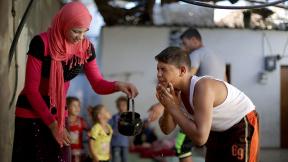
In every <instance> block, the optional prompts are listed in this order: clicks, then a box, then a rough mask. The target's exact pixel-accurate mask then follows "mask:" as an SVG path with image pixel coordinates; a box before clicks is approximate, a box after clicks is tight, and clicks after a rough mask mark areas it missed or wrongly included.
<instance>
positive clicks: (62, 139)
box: [49, 121, 71, 147]
mask: <svg viewBox="0 0 288 162" xmlns="http://www.w3.org/2000/svg"><path fill="white" fill-rule="evenodd" d="M49 128H50V130H51V132H52V135H53V137H54V138H55V140H56V141H57V143H58V144H59V145H60V147H63V145H65V146H69V145H70V143H71V138H70V135H69V132H68V131H67V129H66V128H64V132H63V134H62V135H60V134H59V128H58V123H57V121H54V122H53V123H51V124H50V125H49Z"/></svg>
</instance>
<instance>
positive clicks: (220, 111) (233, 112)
mask: <svg viewBox="0 0 288 162" xmlns="http://www.w3.org/2000/svg"><path fill="white" fill-rule="evenodd" d="M204 77H209V78H211V79H215V78H213V77H210V76H203V77H197V76H195V75H194V76H193V77H192V79H191V83H190V96H189V99H190V100H189V103H190V106H191V107H192V109H194V106H193V94H194V87H195V85H196V83H197V82H198V81H199V80H200V79H202V78H204ZM215 80H218V79H215ZM218 81H221V82H223V83H224V84H225V85H226V88H227V90H228V95H227V97H226V99H225V100H224V102H223V103H221V104H220V105H218V106H216V107H213V110H212V111H213V112H212V126H211V130H212V131H225V130H227V129H229V128H231V127H232V126H233V125H235V124H237V123H238V122H240V120H241V119H242V118H243V117H244V116H245V115H246V114H248V113H249V112H251V111H253V110H255V105H254V104H253V103H252V101H251V100H250V99H249V98H248V97H247V96H246V95H245V94H244V93H243V92H242V91H240V90H239V89H237V88H236V87H234V86H233V85H231V84H229V83H227V82H225V81H222V80H218ZM180 110H181V111H182V112H183V113H184V115H185V116H186V117H187V118H189V119H190V120H193V119H194V117H193V115H192V114H190V113H189V112H188V111H187V110H186V109H185V106H184V104H183V102H182V101H181V106H180Z"/></svg>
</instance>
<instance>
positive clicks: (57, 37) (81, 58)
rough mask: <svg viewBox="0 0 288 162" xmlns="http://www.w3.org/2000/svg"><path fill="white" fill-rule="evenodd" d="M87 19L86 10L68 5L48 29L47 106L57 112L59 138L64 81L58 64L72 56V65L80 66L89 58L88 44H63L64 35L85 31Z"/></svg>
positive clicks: (62, 113)
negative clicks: (74, 57) (48, 71)
mask: <svg viewBox="0 0 288 162" xmlns="http://www.w3.org/2000/svg"><path fill="white" fill-rule="evenodd" d="M91 19H92V17H91V15H90V13H89V11H88V10H87V8H86V7H85V6H84V5H83V4H82V3H80V2H71V3H67V4H66V5H64V6H63V7H62V8H61V10H60V11H59V12H58V13H57V14H56V15H55V17H54V19H53V22H52V25H51V27H50V28H49V29H48V31H47V34H48V42H49V53H50V54H51V58H52V60H51V69H50V80H49V96H50V106H51V107H56V108H57V120H58V125H59V128H60V129H59V133H60V134H59V135H61V134H62V133H63V130H64V129H63V128H64V118H65V105H66V94H65V91H64V77H63V68H62V63H61V62H62V61H64V62H66V63H67V62H68V59H70V58H71V57H72V56H76V58H77V59H76V60H75V61H76V62H74V63H73V62H72V63H71V64H70V67H71V66H73V64H75V63H77V64H84V63H85V61H86V59H87V58H88V57H89V55H88V54H87V52H86V51H87V49H88V47H89V41H88V39H87V38H84V39H83V40H82V41H80V42H79V43H77V44H72V43H69V42H68V41H67V38H66V36H67V32H68V31H69V30H70V29H71V28H87V29H88V28H89V26H90V22H91Z"/></svg>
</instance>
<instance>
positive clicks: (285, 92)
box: [280, 66, 288, 148]
mask: <svg viewBox="0 0 288 162" xmlns="http://www.w3.org/2000/svg"><path fill="white" fill-rule="evenodd" d="M280 78H281V82H280V84H281V85H280V87H281V89H280V93H281V97H280V98H281V101H280V113H281V118H280V120H281V121H280V122H281V130H280V131H281V141H280V142H281V148H288V66H281V76H280Z"/></svg>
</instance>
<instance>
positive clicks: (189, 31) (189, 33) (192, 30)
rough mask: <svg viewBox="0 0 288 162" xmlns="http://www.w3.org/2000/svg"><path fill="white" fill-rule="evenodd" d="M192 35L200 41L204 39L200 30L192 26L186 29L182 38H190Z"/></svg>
mask: <svg viewBox="0 0 288 162" xmlns="http://www.w3.org/2000/svg"><path fill="white" fill-rule="evenodd" d="M192 37H195V38H197V39H198V40H200V41H201V40H202V37H201V34H200V33H199V31H198V30H197V29H196V28H192V27H191V28H188V29H187V30H185V31H184V32H183V33H182V34H181V36H180V38H181V39H184V38H189V39H190V38H192Z"/></svg>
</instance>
